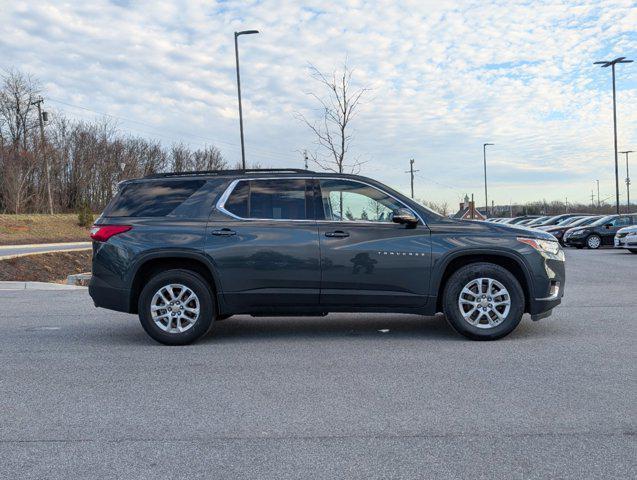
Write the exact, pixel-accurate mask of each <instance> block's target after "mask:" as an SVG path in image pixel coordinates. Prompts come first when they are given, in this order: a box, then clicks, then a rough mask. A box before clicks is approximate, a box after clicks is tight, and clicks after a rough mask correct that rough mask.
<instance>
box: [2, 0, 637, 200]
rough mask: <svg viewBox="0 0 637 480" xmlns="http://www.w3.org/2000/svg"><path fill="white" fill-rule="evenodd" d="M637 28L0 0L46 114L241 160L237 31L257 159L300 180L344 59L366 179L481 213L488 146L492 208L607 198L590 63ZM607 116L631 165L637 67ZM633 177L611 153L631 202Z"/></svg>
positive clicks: (598, 99) (609, 11)
mask: <svg viewBox="0 0 637 480" xmlns="http://www.w3.org/2000/svg"><path fill="white" fill-rule="evenodd" d="M636 26H637V3H636V2H635V1H623V0H605V1H600V2H596V1H594V2H583V1H559V0H554V1H550V2H544V1H525V2H516V1H507V0H502V1H493V0H480V1H466V2H465V1H453V2H446V1H439V0H438V1H430V0H420V1H398V0H394V1H387V0H378V1H373V2H363V1H353V0H352V1H345V0H321V1H307V2H304V1H293V0H279V1H269V0H261V1H211V0H206V1H200V0H192V1H188V2H165V1H157V0H154V1H133V0H112V1H98V0H83V1H80V2H74V1H64V2H61V1H45V0H38V1H35V0H31V1H9V0H0V70H5V71H6V70H9V69H17V70H20V71H23V72H25V73H30V74H32V75H34V76H36V77H37V78H38V79H39V80H40V82H41V83H42V85H43V87H44V98H45V106H46V109H47V110H49V111H52V112H54V113H55V112H60V113H63V114H64V115H67V116H69V117H73V118H78V119H80V118H82V119H94V118H100V117H103V116H104V115H110V116H111V117H110V118H111V119H116V121H117V125H118V128H120V129H121V131H122V132H123V133H126V132H130V133H131V134H134V135H140V136H143V137H148V138H153V139H157V140H161V141H162V143H164V144H166V145H170V144H171V143H176V142H184V143H187V144H189V145H192V146H193V147H198V146H204V145H210V144H212V145H215V146H217V147H218V148H219V149H220V150H221V152H222V154H223V155H224V157H225V158H226V159H227V160H228V161H229V162H230V163H231V164H234V163H235V162H237V161H238V160H240V158H241V153H240V141H239V125H238V124H239V122H238V108H237V90H236V77H235V58H234V37H233V32H234V31H237V30H246V29H258V30H259V31H260V33H259V34H258V35H251V36H244V37H240V57H241V82H242V97H243V112H244V127H245V139H246V156H247V159H248V162H249V163H250V162H258V163H259V164H261V165H262V166H264V167H294V168H302V167H303V159H302V155H301V153H300V152H301V151H302V150H303V149H308V150H310V151H314V150H315V149H316V148H317V147H316V145H315V143H314V138H313V136H312V133H311V131H310V130H309V129H308V127H307V126H305V125H304V124H303V123H302V122H300V121H299V119H298V115H299V114H302V115H304V116H306V117H307V118H309V119H318V118H319V116H320V109H319V105H318V104H317V101H316V99H314V98H313V97H312V95H310V94H311V93H315V94H317V95H320V96H322V95H323V94H324V93H325V91H324V90H322V88H321V86H320V85H319V84H318V83H317V82H316V81H315V80H313V79H312V77H311V75H310V68H309V67H310V65H314V66H315V67H316V68H318V69H319V70H321V71H323V72H324V73H328V74H329V73H331V72H332V71H334V70H338V69H339V68H341V67H342V65H343V63H344V62H347V63H348V65H349V66H350V67H351V68H352V69H353V70H354V72H353V80H352V82H353V85H354V86H355V87H358V88H366V89H368V90H367V92H366V93H365V95H364V97H363V101H362V103H361V105H360V109H359V111H358V114H357V115H356V117H355V118H354V120H353V121H352V124H351V125H352V131H351V133H352V137H353V142H352V146H351V150H350V153H351V155H352V158H357V159H359V160H360V161H363V162H366V163H365V164H364V166H363V168H362V171H361V174H363V175H366V176H369V177H373V178H376V179H378V180H380V181H382V182H384V183H386V184H388V185H390V186H392V187H394V188H396V189H398V190H400V191H402V192H404V193H406V194H408V193H409V188H410V186H409V174H408V173H406V171H407V170H408V169H409V159H411V158H413V159H414V160H415V168H416V169H417V170H418V172H417V173H416V177H415V192H416V197H417V198H420V199H425V200H431V201H436V202H447V203H448V204H449V205H450V206H453V207H454V208H455V206H456V205H457V203H458V202H459V201H460V199H461V198H462V197H463V196H464V195H465V194H468V195H471V194H474V195H475V198H476V203H477V204H478V205H482V204H483V203H484V177H483V157H482V153H483V150H482V144H483V143H485V142H489V143H494V144H495V145H493V146H489V147H487V148H488V150H487V162H488V165H487V168H488V181H489V203H491V200H494V201H495V203H496V204H501V205H505V204H508V203H509V202H513V203H521V202H527V201H533V200H541V199H546V200H562V201H564V200H565V198H567V197H568V200H569V202H582V203H587V202H588V203H590V200H591V191H592V190H593V189H595V193H596V187H595V180H596V179H599V181H600V192H601V197H602V199H604V198H605V197H609V196H611V195H613V194H614V153H613V152H614V150H613V124H612V87H611V85H612V84H611V72H610V69H609V68H605V69H603V68H599V66H597V65H593V64H592V63H593V62H594V61H598V60H607V59H612V58H615V57H618V56H626V57H628V58H629V59H634V60H637V28H636ZM617 105H618V110H617V120H618V144H619V150H636V151H637V62H636V63H633V64H625V65H619V66H618V67H617ZM631 160H632V164H633V167H632V168H633V170H634V172H635V173H634V175H633V177H634V178H635V180H633V186H634V185H637V153H635V154H634V157H632V159H631ZM311 167H312V166H311ZM314 168H317V167H314ZM625 176H626V175H625V163H624V157H623V156H621V157H620V182H621V194H622V197H621V200H622V201H624V202H625V185H624V183H623V182H624V178H625ZM633 197H634V198H637V194H634V195H633ZM611 200H612V199H611Z"/></svg>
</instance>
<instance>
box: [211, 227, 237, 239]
mask: <svg viewBox="0 0 637 480" xmlns="http://www.w3.org/2000/svg"><path fill="white" fill-rule="evenodd" d="M210 233H211V234H212V235H217V236H219V237H229V236H231V235H236V234H237V232H235V231H234V230H230V229H229V228H222V229H221V230H213V231H212V232H210Z"/></svg>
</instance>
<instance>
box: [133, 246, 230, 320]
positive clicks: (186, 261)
mask: <svg viewBox="0 0 637 480" xmlns="http://www.w3.org/2000/svg"><path fill="white" fill-rule="evenodd" d="M172 269H180V270H190V271H193V272H196V273H198V274H199V275H201V276H202V277H203V278H204V279H205V280H206V282H207V283H208V285H210V288H211V290H212V294H213V296H214V297H215V300H216V301H215V305H216V308H217V311H219V308H220V295H219V293H220V291H221V290H220V286H219V283H218V277H217V275H216V273H215V269H214V266H213V265H212V264H211V262H210V261H209V260H208V259H207V258H206V257H205V256H203V255H200V254H197V253H193V252H182V251H165V252H153V253H152V254H148V255H145V256H144V257H143V258H141V259H139V260H138V261H137V262H136V264H135V267H134V269H133V273H132V275H131V281H130V292H129V295H130V296H129V306H130V307H129V310H130V313H137V302H138V300H139V295H140V294H141V291H142V289H143V288H144V285H145V283H146V281H148V280H149V279H150V278H151V277H153V276H154V275H157V274H158V273H160V272H163V271H166V270H172Z"/></svg>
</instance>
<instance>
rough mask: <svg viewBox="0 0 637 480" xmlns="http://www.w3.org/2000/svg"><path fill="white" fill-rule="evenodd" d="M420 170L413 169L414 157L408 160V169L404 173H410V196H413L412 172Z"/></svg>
mask: <svg viewBox="0 0 637 480" xmlns="http://www.w3.org/2000/svg"><path fill="white" fill-rule="evenodd" d="M416 172H420V170H414V159H413V158H412V159H411V160H409V170H407V171H406V172H405V173H409V174H410V175H411V198H414V173H416Z"/></svg>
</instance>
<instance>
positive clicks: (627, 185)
mask: <svg viewBox="0 0 637 480" xmlns="http://www.w3.org/2000/svg"><path fill="white" fill-rule="evenodd" d="M619 153H623V154H624V155H626V212H627V213H630V173H629V172H628V154H629V153H634V152H633V150H624V151H623V152H619Z"/></svg>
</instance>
